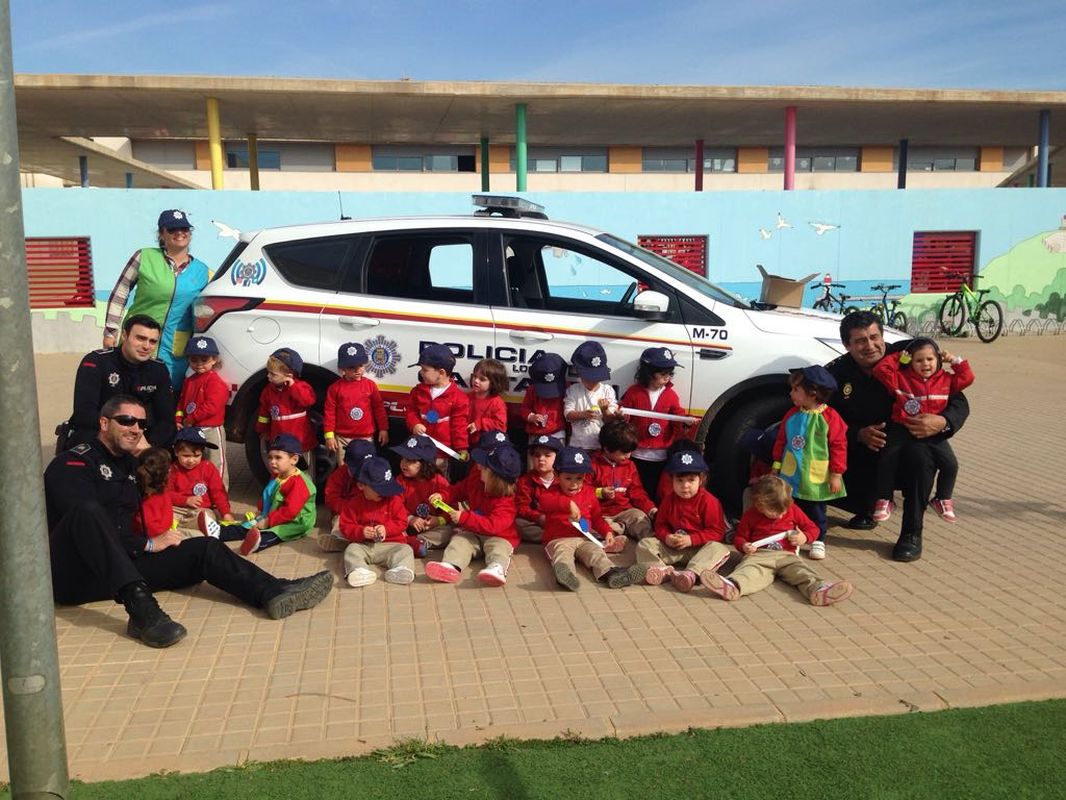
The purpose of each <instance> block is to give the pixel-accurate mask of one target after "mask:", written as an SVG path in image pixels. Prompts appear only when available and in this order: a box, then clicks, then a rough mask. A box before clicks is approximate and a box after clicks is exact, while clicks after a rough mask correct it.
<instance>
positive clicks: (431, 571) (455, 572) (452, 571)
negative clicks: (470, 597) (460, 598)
mask: <svg viewBox="0 0 1066 800" xmlns="http://www.w3.org/2000/svg"><path fill="white" fill-rule="evenodd" d="M460 575H462V573H461V572H460V571H459V568H458V567H456V566H455V565H453V564H449V563H448V562H447V561H430V562H429V563H428V564H426V577H427V578H429V579H430V580H431V581H437V582H439V583H458V582H459V576H460Z"/></svg>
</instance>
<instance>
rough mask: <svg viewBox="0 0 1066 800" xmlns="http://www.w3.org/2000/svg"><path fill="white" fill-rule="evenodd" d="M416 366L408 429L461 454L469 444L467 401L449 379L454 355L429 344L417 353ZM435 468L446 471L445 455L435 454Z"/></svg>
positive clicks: (453, 365) (453, 364)
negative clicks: (416, 377)
mask: <svg viewBox="0 0 1066 800" xmlns="http://www.w3.org/2000/svg"><path fill="white" fill-rule="evenodd" d="M415 366H417V367H418V380H419V383H418V385H417V386H415V387H414V388H413V389H411V402H410V404H409V405H408V408H407V429H408V430H409V431H410V432H411V433H413V434H415V436H429V437H431V438H433V439H436V440H437V441H438V442H440V443H441V444H443V445H445V446H447V447H450V448H451V449H452V450H455V451H457V452H459V453H460V454H462V453H463V452H464V451H465V450H466V448H467V443H468V441H469V433H468V432H467V420H468V418H469V413H470V401H469V400H468V399H467V397H466V395H465V394H463V390H462V389H460V388H459V386H458V384H456V383H455V381H454V380H452V370H454V369H455V356H453V355H452V351H451V350H449V349H448V348H447V347H445V346H444V345H442V344H428V345H426V346H425V347H423V348H422V352H420V353H419V354H418V361H417V362H416V364H415ZM437 466H439V467H440V468H441V470H442V471H443V472H445V473H446V472H447V458H446V456H445V454H444V453H441V452H438V453H437Z"/></svg>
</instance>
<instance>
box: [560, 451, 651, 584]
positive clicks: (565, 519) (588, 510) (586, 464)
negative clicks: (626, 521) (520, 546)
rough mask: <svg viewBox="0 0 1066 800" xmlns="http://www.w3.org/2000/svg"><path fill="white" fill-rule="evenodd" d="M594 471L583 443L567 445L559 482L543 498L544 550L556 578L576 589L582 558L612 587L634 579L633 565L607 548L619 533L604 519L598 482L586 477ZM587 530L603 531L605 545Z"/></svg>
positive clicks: (561, 453)
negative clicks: (616, 560) (614, 559)
mask: <svg viewBox="0 0 1066 800" xmlns="http://www.w3.org/2000/svg"><path fill="white" fill-rule="evenodd" d="M591 474H592V458H591V456H589V454H588V453H587V452H585V451H584V450H582V449H581V448H579V447H564V448H562V449H561V450H560V451H559V453H558V455H556V457H555V486H553V487H552V488H551V489H550V490H549V491H547V492H545V493H544V494H543V495H541V498H540V508H541V510H542V511H543V512H544V535H543V537H542V538H541V541H542V543H543V544H544V554H545V555H546V556H547V557H548V561H549V562H550V563H551V565H552V573H553V574H554V575H555V582H556V583H558V584H559V585H560V586H562V587H563V588H565V589H569V590H570V591H572V592H576V591H577V590H578V587H579V586H580V584H579V582H578V579H577V574H576V573H575V569H576V563H575V562H577V561H580V562H581V563H582V564H584V565H585V566H587V567H588V568H589V569H590V570H591V571H592V576H593V577H594V578H595V579H596V580H598V581H601V582H603V583H606V584H607V585H608V586H609V587H611V588H612V589H621V588H623V587H625V586H629V584H630V579H629V570H627V569H626V568H625V567H616V566H615V565H614V564H612V563H611V560H610V559H609V558H607V554H606V553H605V552H604V546H608V547H609V546H610V545H611V542H612V541H613V540H614V538H615V534H614V531H613V530H611V526H610V525H609V524H608V523H607V520H605V519H604V518H603V512H602V511H601V510H600V501H599V500H597V499H596V489H595V487H594V486H593V485H592V481H591V480H586V476H590V475H591ZM582 531H584V532H586V533H589V534H590V535H592V534H593V533H595V534H599V536H600V537H601V538H602V539H603V541H604V545H600V544H599V543H598V542H593V541H590V539H589V538H588V537H586V536H585V535H584V533H582Z"/></svg>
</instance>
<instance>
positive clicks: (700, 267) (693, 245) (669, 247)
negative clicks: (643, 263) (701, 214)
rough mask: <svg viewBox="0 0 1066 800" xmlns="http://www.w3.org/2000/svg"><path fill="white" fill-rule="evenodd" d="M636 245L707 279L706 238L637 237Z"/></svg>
mask: <svg viewBox="0 0 1066 800" xmlns="http://www.w3.org/2000/svg"><path fill="white" fill-rule="evenodd" d="M637 244H639V245H640V246H641V247H643V248H644V249H645V250H651V251H652V252H653V253H658V254H659V255H661V256H662V257H663V258H668V259H670V260H671V261H673V262H674V263H675V264H679V265H681V266H682V267H684V268H685V269H688V270H692V271H693V272H695V273H696V274H697V275H702V276H703V277H705V278H706V277H707V237H706V236H638V237H637Z"/></svg>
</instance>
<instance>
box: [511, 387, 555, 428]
mask: <svg viewBox="0 0 1066 800" xmlns="http://www.w3.org/2000/svg"><path fill="white" fill-rule="evenodd" d="M521 414H522V424H523V425H525V426H526V433H528V434H530V435H531V436H540V435H541V434H545V435H547V436H551V435H552V434H553V433H558V432H559V431H563V430H566V420H565V419H563V398H562V397H551V398H544V397H541V396H540V395H539V394H537V390H536V389H534V388H533V387H532V386H530V387H528V388H527V389H526V394H525V396H524V397H523V398H522V411H521ZM530 414H543V415H544V416H545V417H547V420H546V421H545V423H544V424H543V425H536V424H534V423H532V422H530V421H529V415H530Z"/></svg>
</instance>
